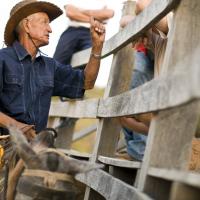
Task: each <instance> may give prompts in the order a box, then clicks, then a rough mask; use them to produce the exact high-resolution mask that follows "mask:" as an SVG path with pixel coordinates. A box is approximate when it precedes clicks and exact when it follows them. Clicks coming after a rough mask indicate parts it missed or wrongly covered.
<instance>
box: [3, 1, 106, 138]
mask: <svg viewBox="0 0 200 200" xmlns="http://www.w3.org/2000/svg"><path fill="white" fill-rule="evenodd" d="M61 14H62V11H61V10H60V8H58V7H57V6H55V5H54V4H51V3H48V2H42V1H36V0H26V1H21V2H20V3H18V4H16V5H15V6H14V7H13V9H12V10H11V13H10V19H9V20H8V22H7V25H6V28H5V34H4V36H5V38H4V39H5V43H6V45H7V48H5V49H1V50H0V127H1V132H2V134H3V135H7V134H8V131H7V124H8V123H12V124H15V125H16V126H18V127H19V128H20V129H21V130H22V131H23V132H24V134H25V136H26V137H27V138H29V137H35V136H36V134H35V130H36V131H38V130H41V129H43V128H45V127H46V125H47V120H48V112H49V108H50V102H51V96H52V95H55V96H58V95H62V96H65V97H68V98H82V96H83V94H84V90H87V89H91V88H93V87H94V83H95V80H96V77H97V75H98V70H99V66H100V55H101V51H102V47H103V42H104V39H105V28H104V26H103V25H102V24H100V23H99V22H97V21H94V19H93V16H92V13H91V15H90V25H91V30H90V33H91V38H92V41H93V46H92V53H91V56H90V60H89V62H88V64H87V66H86V68H85V70H73V69H72V67H71V66H70V65H62V64H61V63H59V62H57V61H55V60H54V59H52V58H48V57H44V56H42V55H41V54H40V50H39V47H41V46H45V45H48V44H49V35H50V33H51V32H52V30H51V27H50V25H49V23H50V22H51V21H52V20H54V19H56V18H57V17H58V16H60V15H61ZM34 127H35V130H34Z"/></svg>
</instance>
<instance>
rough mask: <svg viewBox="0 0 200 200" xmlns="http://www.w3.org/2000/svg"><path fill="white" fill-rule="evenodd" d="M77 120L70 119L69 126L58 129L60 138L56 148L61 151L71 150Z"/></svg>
mask: <svg viewBox="0 0 200 200" xmlns="http://www.w3.org/2000/svg"><path fill="white" fill-rule="evenodd" d="M76 121H77V119H76V118H68V119H67V122H68V123H67V125H66V126H64V127H58V128H56V130H57V131H58V137H57V138H56V143H55V146H56V148H61V149H70V148H71V143H72V137H73V133H74V128H75V125H76Z"/></svg>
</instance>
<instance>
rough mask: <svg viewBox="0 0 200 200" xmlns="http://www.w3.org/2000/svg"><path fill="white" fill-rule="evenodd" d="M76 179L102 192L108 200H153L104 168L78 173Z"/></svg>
mask: <svg viewBox="0 0 200 200" xmlns="http://www.w3.org/2000/svg"><path fill="white" fill-rule="evenodd" d="M76 179H77V180H79V181H81V182H83V183H85V184H86V185H88V186H90V187H91V188H92V189H94V190H95V191H97V192H98V193H100V194H101V195H102V196H104V197H105V198H106V200H127V199H128V200H151V198H149V197H148V196H147V195H145V194H143V193H141V192H140V191H138V190H137V189H136V188H134V187H131V186H129V185H128V184H125V183H123V182H122V181H120V180H118V179H116V178H113V177H112V176H111V175H109V174H108V173H106V172H104V171H102V170H93V171H91V172H88V173H86V174H78V175H76Z"/></svg>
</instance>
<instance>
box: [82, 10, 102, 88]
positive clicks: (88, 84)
mask: <svg viewBox="0 0 200 200" xmlns="http://www.w3.org/2000/svg"><path fill="white" fill-rule="evenodd" d="M90 34H91V38H92V41H93V45H92V53H93V54H96V55H101V51H102V48H103V42H104V40H105V27H104V26H103V25H102V24H101V23H99V22H98V21H94V17H93V15H92V12H91V13H90ZM100 61H101V59H100V58H95V57H93V56H92V55H91V56H90V60H89V62H88V64H87V66H86V68H85V70H84V74H85V81H84V86H83V89H85V90H88V89H92V88H93V87H94V84H95V81H96V78H97V75H98V72H99V67H100Z"/></svg>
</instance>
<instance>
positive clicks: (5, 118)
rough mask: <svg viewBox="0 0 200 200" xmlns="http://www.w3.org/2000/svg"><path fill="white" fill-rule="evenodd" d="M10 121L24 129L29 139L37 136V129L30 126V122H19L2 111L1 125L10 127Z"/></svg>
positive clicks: (0, 114)
mask: <svg viewBox="0 0 200 200" xmlns="http://www.w3.org/2000/svg"><path fill="white" fill-rule="evenodd" d="M8 123H9V124H14V125H16V126H17V127H19V129H21V130H22V132H23V133H24V135H25V137H26V138H27V139H28V138H29V137H32V138H34V137H36V134H35V131H34V130H33V129H32V128H30V126H29V125H28V124H24V123H21V122H18V121H16V120H15V119H13V118H11V117H9V116H7V115H5V114H3V113H2V112H0V127H2V128H5V129H8V127H7V124H8Z"/></svg>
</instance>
